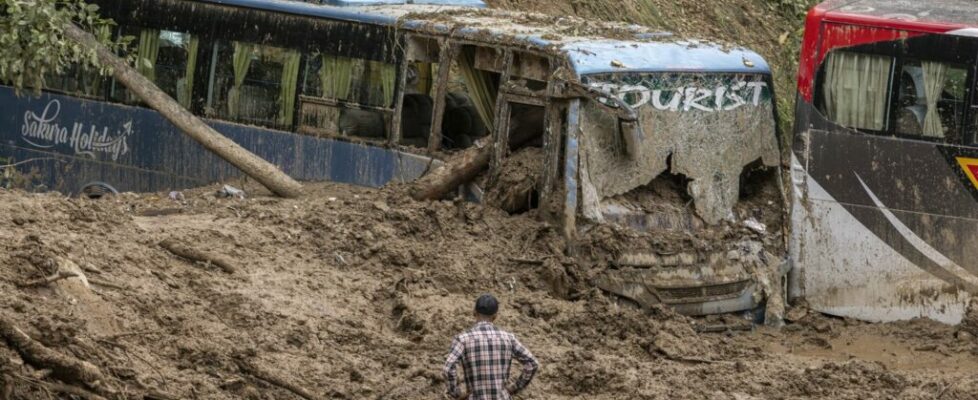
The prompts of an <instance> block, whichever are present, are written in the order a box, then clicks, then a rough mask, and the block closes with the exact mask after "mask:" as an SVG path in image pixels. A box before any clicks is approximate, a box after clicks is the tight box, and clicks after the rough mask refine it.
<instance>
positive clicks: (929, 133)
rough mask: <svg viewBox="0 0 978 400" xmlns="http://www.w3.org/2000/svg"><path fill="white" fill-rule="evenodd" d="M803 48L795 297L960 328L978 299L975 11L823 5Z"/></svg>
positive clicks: (822, 306)
mask: <svg viewBox="0 0 978 400" xmlns="http://www.w3.org/2000/svg"><path fill="white" fill-rule="evenodd" d="M803 43H804V44H803V49H802V56H801V65H800V70H799V75H798V103H797V110H796V115H797V121H796V127H795V137H794V144H793V157H792V182H793V187H794V192H795V193H794V195H793V196H792V197H793V199H794V206H793V215H792V223H791V226H792V239H791V246H790V247H791V251H790V253H791V259H792V260H793V262H794V268H793V269H792V271H793V272H792V273H791V274H790V288H789V293H791V296H792V297H804V298H805V299H807V301H808V303H809V304H810V305H811V307H812V308H814V309H816V310H819V311H822V312H826V313H829V314H835V315H841V316H849V317H855V318H860V319H865V320H871V321H890V320H898V319H910V318H915V317H928V318H931V319H936V320H939V321H943V322H947V323H957V322H958V321H960V320H961V318H962V313H963V312H964V311H965V308H966V304H967V302H968V298H969V297H970V296H971V295H973V294H976V293H978V276H976V274H978V246H976V243H978V138H976V128H978V124H976V122H978V97H976V96H978V92H976V91H975V68H976V57H978V3H976V2H974V1H969V0H934V1H902V0H901V1H882V0H879V1H878V0H863V1H830V2H825V3H823V4H821V5H819V6H817V7H815V8H814V9H813V10H811V11H810V13H809V14H808V19H807V22H806V27H805V38H804V42H803Z"/></svg>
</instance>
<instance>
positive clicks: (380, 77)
mask: <svg viewBox="0 0 978 400" xmlns="http://www.w3.org/2000/svg"><path fill="white" fill-rule="evenodd" d="M368 68H369V71H370V96H369V100H368V103H370V104H371V105H381V106H384V107H390V106H391V104H392V103H393V102H394V87H395V85H396V84H397V82H396V80H397V79H396V78H397V70H396V69H395V68H394V65H393V64H387V63H383V62H377V61H371V62H370V63H369V65H368ZM378 84H379V86H380V91H377V89H376V87H377V86H378Z"/></svg>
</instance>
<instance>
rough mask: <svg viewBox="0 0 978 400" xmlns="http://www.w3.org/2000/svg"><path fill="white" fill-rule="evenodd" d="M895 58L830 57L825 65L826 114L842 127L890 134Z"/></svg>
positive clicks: (839, 54)
mask: <svg viewBox="0 0 978 400" xmlns="http://www.w3.org/2000/svg"><path fill="white" fill-rule="evenodd" d="M892 65H893V58H892V57H886V56H878V55H873V54H861V53H853V52H846V51H835V52H832V53H829V55H828V57H827V58H826V60H825V64H824V67H823V68H824V74H825V75H824V76H825V78H824V84H823V93H822V95H823V98H822V100H823V101H822V107H821V108H822V111H823V113H824V114H825V116H826V117H827V118H828V119H829V120H832V121H834V122H836V123H838V124H839V125H842V126H845V127H849V128H854V129H864V130H871V131H878V132H879V131H885V130H887V120H888V118H887V112H886V111H887V103H888V102H889V98H890V97H889V90H888V89H889V87H890V71H891V69H892Z"/></svg>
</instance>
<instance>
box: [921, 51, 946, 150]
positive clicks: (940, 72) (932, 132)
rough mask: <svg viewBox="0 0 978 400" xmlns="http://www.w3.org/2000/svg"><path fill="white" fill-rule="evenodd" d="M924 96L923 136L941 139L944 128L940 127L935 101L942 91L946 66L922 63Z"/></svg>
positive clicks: (929, 62) (939, 117)
mask: <svg viewBox="0 0 978 400" xmlns="http://www.w3.org/2000/svg"><path fill="white" fill-rule="evenodd" d="M921 67H922V68H923V70H924V96H925V97H927V114H926V115H925V116H924V124H923V125H924V126H923V134H924V136H928V137H935V138H943V137H944V126H943V125H941V114H940V112H939V111H938V109H937V101H938V100H939V99H940V98H941V93H942V92H943V91H944V81H945V78H947V70H948V66H947V64H942V63H938V62H931V61H923V62H921Z"/></svg>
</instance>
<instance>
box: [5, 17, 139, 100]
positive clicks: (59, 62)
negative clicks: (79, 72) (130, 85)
mask: <svg viewBox="0 0 978 400" xmlns="http://www.w3.org/2000/svg"><path fill="white" fill-rule="evenodd" d="M68 23H75V24H77V25H78V26H80V27H81V28H82V29H85V30H87V31H89V32H91V33H92V34H94V35H95V37H96V38H97V39H98V40H99V42H101V43H102V44H104V45H106V46H108V47H109V48H111V49H118V48H120V47H123V46H125V45H127V44H128V43H129V42H130V41H131V40H132V38H130V37H122V38H118V39H113V38H112V31H113V29H112V28H113V27H114V26H115V23H114V22H113V21H112V20H108V19H102V18H101V17H99V15H98V6H97V5H95V4H86V3H85V2H84V1H83V0H0V49H3V51H0V82H4V83H7V84H10V85H13V87H14V89H15V90H17V92H18V93H19V92H20V91H21V90H22V89H25V88H27V89H32V90H33V91H34V92H35V93H37V92H40V90H41V88H42V87H44V82H45V77H46V76H49V75H54V74H61V73H64V72H65V69H66V68H68V67H69V66H71V65H79V66H81V67H91V68H95V69H98V70H99V71H100V72H101V73H102V74H103V75H105V74H108V73H111V71H109V70H108V69H107V68H105V67H104V66H102V65H100V63H99V61H98V59H97V58H96V56H95V52H94V51H92V50H85V49H83V48H82V47H81V46H80V45H78V44H77V43H74V42H72V41H71V40H69V39H67V38H66V37H65V36H64V27H65V26H66V24H68Z"/></svg>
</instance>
